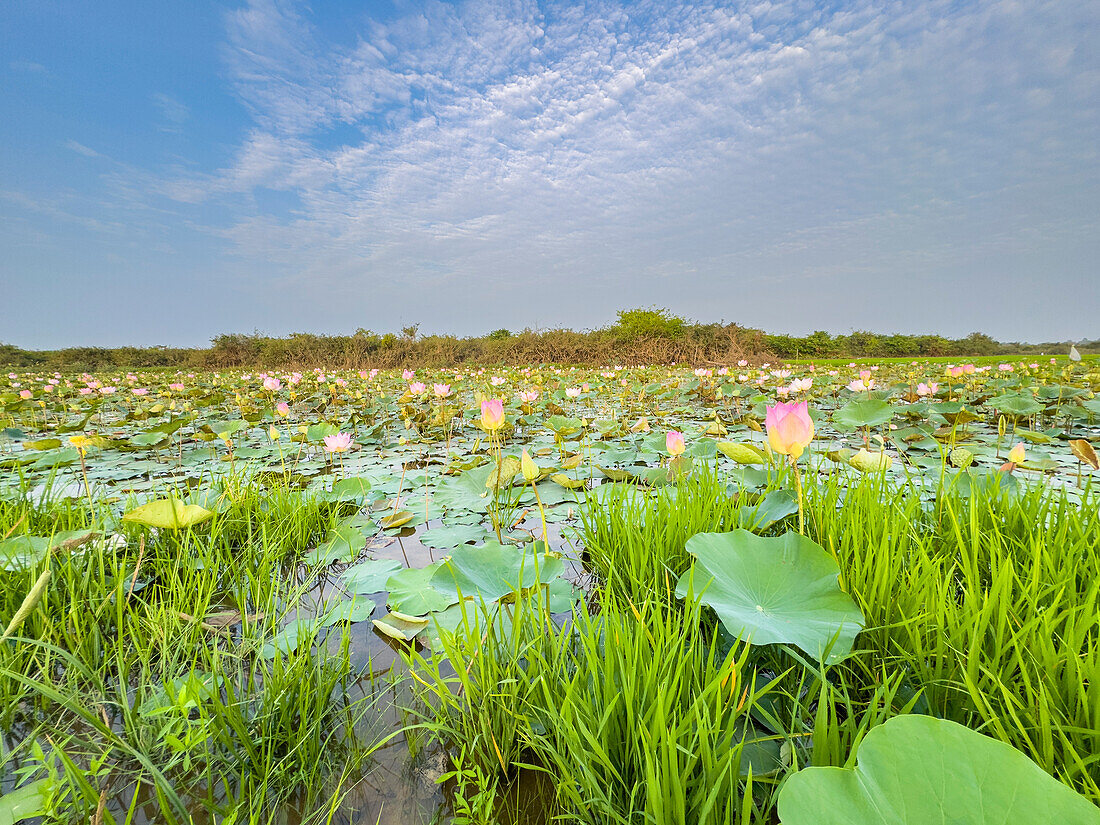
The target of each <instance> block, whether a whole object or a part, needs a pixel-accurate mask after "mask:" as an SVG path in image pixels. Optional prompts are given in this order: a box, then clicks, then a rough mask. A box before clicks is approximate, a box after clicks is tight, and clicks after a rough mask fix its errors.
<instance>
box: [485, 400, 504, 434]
mask: <svg viewBox="0 0 1100 825" xmlns="http://www.w3.org/2000/svg"><path fill="white" fill-rule="evenodd" d="M481 426H482V427H484V428H485V429H486V430H489V431H493V430H499V429H500V428H501V427H503V426H504V402H503V401H502V400H501V399H499V398H493V399H490V400H489V401H482V402H481Z"/></svg>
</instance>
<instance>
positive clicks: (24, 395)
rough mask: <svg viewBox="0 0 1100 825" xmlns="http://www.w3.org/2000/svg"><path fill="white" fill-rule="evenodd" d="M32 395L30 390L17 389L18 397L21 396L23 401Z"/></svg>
mask: <svg viewBox="0 0 1100 825" xmlns="http://www.w3.org/2000/svg"><path fill="white" fill-rule="evenodd" d="M32 395H34V393H33V392H31V391H30V390H20V391H19V397H20V398H22V399H23V400H24V401H25V400H27V399H28V398H30V397H31V396H32Z"/></svg>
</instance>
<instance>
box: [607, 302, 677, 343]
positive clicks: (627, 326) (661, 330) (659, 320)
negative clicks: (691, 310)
mask: <svg viewBox="0 0 1100 825" xmlns="http://www.w3.org/2000/svg"><path fill="white" fill-rule="evenodd" d="M618 314H619V321H618V323H617V324H615V326H613V327H612V328H611V329H612V331H613V332H614V333H615V334H616V335H617V336H618V337H619V338H623V339H625V340H627V341H636V340H638V339H639V338H672V339H675V338H680V337H681V336H682V335H683V334H684V330H685V329H686V327H687V322H686V321H685V320H684V319H683V318H681V317H679V316H677V315H673V314H672V311H671V310H668V309H664V308H661V307H650V308H648V309H621V310H619V313H618Z"/></svg>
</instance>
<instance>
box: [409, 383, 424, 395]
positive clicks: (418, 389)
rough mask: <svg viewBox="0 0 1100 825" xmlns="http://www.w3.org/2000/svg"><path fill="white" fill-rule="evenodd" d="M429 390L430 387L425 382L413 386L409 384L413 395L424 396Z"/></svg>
mask: <svg viewBox="0 0 1100 825" xmlns="http://www.w3.org/2000/svg"><path fill="white" fill-rule="evenodd" d="M427 389H428V387H427V385H425V384H424V382H423V381H415V382H413V383H412V384H409V392H411V393H412V394H413V395H423V394H424V392H425V390H427Z"/></svg>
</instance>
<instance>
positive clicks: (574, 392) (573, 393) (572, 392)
mask: <svg viewBox="0 0 1100 825" xmlns="http://www.w3.org/2000/svg"><path fill="white" fill-rule="evenodd" d="M565 394H566V395H567V396H568V397H569V398H580V397H581V388H580V387H568V388H566V390H565Z"/></svg>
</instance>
